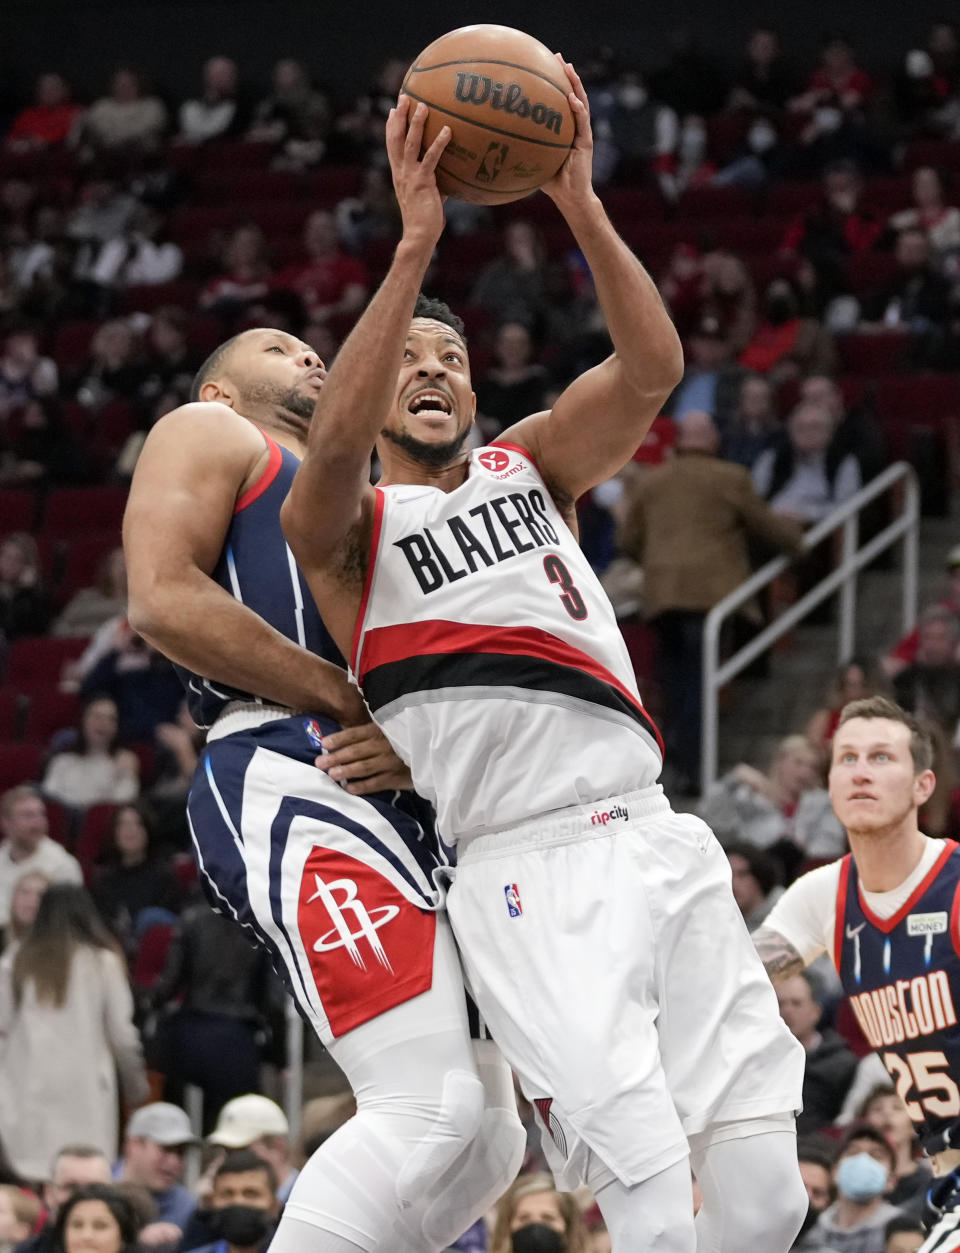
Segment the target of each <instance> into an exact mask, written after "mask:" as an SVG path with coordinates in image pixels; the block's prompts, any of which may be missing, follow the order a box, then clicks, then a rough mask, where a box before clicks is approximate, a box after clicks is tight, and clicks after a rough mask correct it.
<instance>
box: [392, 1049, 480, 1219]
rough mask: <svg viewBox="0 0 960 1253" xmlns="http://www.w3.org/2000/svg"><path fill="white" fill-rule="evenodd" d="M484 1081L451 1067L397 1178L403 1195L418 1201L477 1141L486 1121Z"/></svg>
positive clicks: (399, 1191) (398, 1187) (398, 1186)
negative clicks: (476, 1138) (427, 1119)
mask: <svg viewBox="0 0 960 1253" xmlns="http://www.w3.org/2000/svg"><path fill="white" fill-rule="evenodd" d="M483 1106H484V1091H483V1084H482V1083H481V1082H480V1080H479V1079H478V1078H477V1076H476V1075H475V1074H472V1073H471V1072H470V1071H467V1070H450V1071H448V1072H447V1074H446V1075H445V1076H444V1081H443V1087H442V1089H441V1091H440V1094H439V1097H438V1099H437V1101H436V1103H435V1105H434V1106H433V1108H432V1109H431V1110H430V1114H429V1123H428V1125H424V1127H423V1128H422V1133H423V1134H422V1135H421V1136H420V1137H419V1143H418V1144H417V1145H416V1146H415V1147H414V1148H413V1150H412V1152H411V1153H410V1154H409V1156H408V1158H407V1161H406V1163H405V1165H404V1167H403V1169H402V1171H401V1172H400V1176H399V1178H398V1180H397V1190H398V1193H399V1194H400V1196H401V1197H402V1198H407V1199H409V1200H411V1201H412V1200H414V1199H416V1198H417V1196H418V1195H419V1194H420V1193H421V1192H422V1191H423V1190H424V1189H425V1188H427V1187H429V1186H430V1184H431V1183H432V1182H433V1180H435V1179H436V1178H437V1177H438V1176H439V1175H441V1174H443V1172H444V1171H445V1170H447V1168H448V1167H449V1166H451V1165H452V1164H453V1162H455V1161H456V1159H457V1158H458V1157H459V1156H460V1154H461V1153H462V1152H463V1151H464V1150H465V1149H466V1148H467V1147H468V1146H469V1145H470V1144H471V1143H472V1142H473V1140H474V1138H475V1137H476V1136H477V1134H478V1133H479V1131H480V1128H481V1125H482V1122H483Z"/></svg>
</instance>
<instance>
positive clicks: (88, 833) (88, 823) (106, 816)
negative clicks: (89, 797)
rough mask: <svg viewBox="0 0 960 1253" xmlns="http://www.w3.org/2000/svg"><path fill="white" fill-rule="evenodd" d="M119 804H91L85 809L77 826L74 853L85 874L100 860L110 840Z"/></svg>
mask: <svg viewBox="0 0 960 1253" xmlns="http://www.w3.org/2000/svg"><path fill="white" fill-rule="evenodd" d="M117 809H118V806H117V805H110V804H103V805H91V806H90V808H89V809H86V810H84V813H83V816H82V817H81V819H80V822H79V825H78V827H77V839H76V842H75V844H74V846H73V855H74V857H76V859H77V861H78V862H79V863H80V865H81V866H82V867H83V872H84V876H85V877H86V876H87V873H88V870H89V869H92V867H93V866H94V865H95V864H96V863H97V862H98V861H100V859H101V858H102V856H103V854H104V852H105V851H106V849H107V845H108V842H109V840H110V828H111V826H112V825H113V817H114V814H115V813H116V812H117Z"/></svg>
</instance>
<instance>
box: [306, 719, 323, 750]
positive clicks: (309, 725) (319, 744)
mask: <svg viewBox="0 0 960 1253" xmlns="http://www.w3.org/2000/svg"><path fill="white" fill-rule="evenodd" d="M303 729H304V731H306V733H307V739H308V740H309V741H310V743H311V744H312V745H313V747H314V748H323V733H322V732H321V730H320V724H319V723H318V722H317V720H316V718H308V719H307V721H306V722H305V723H304V724H303Z"/></svg>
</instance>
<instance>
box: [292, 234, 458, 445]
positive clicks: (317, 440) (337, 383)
mask: <svg viewBox="0 0 960 1253" xmlns="http://www.w3.org/2000/svg"><path fill="white" fill-rule="evenodd" d="M433 246H434V241H432V240H430V239H428V238H425V237H414V238H407V237H404V238H403V239H402V240H401V241H400V243H399V244H398V245H397V250H396V252H395V254H394V258H393V264H392V265H391V266H390V269H389V271H388V272H387V276H386V278H385V279H384V280H383V282H382V283H381V285H380V287H379V289H378V290H377V292H376V294H375V295H374V297H373V299H372V300H371V301H370V303H369V305H367V308H366V309H365V310H364V312H363V314H362V316H361V317H360V318H359V319H358V321H357V323H356V325H355V326H354V328H353V330H352V331H351V332H350V334H349V335H348V336H347V338H346V339H345V340H344V342H343V344H342V346H341V347H340V350H339V352H338V353H337V358H336V360H335V361H334V363H333V366H332V367H331V370H330V373H329V375H328V376H327V380H326V382H325V384H324V388H323V392H322V394H321V396H320V400H319V401H318V403H317V412H316V416H315V418H314V420H313V422H312V423H311V425H310V440H309V446H308V455H310V454H314V453H316V454H318V455H320V456H321V457H322V460H323V462H324V463H325V464H326V465H328V466H329V465H331V464H332V463H333V462H334V461H335V460H337V459H338V458H340V457H347V458H349V459H350V460H356V459H357V458H360V459H361V460H362V462H363V464H364V465H365V464H366V460H367V458H369V456H370V452H371V450H372V449H373V445H374V443H375V441H376V438H377V436H378V435H379V434H380V430H381V428H382V427H383V423H384V420H385V418H386V416H387V413H388V412H389V409H390V405H391V403H392V401H393V396H394V392H395V391H396V386H397V375H398V373H399V371H400V365H401V362H402V359H403V347H404V344H405V342H406V337H407V331H408V330H409V327H410V320H411V318H412V317H413V309H414V305H415V304H416V302H417V295H418V293H419V291H420V284H421V283H422V281H423V276H424V274H425V273H426V271H427V266H428V265H429V264H430V257H431V255H432V253H433Z"/></svg>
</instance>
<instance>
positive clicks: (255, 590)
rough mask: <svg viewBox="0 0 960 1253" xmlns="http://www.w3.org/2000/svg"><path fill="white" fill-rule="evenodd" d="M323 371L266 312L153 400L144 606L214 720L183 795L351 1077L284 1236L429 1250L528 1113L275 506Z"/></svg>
mask: <svg viewBox="0 0 960 1253" xmlns="http://www.w3.org/2000/svg"><path fill="white" fill-rule="evenodd" d="M324 377H325V370H324V367H323V363H322V362H321V361H320V360H319V358H318V357H317V355H316V354H315V353H314V352H313V351H312V350H311V349H310V348H309V346H308V345H307V344H304V343H302V342H301V341H299V340H298V339H296V338H295V337H294V336H291V335H289V334H286V333H285V332H282V331H277V330H272V329H269V328H258V329H254V330H249V331H245V332H243V333H242V334H240V335H238V336H236V337H235V338H234V339H232V340H230V341H228V342H227V343H226V344H224V345H223V346H222V347H221V348H219V349H218V350H217V351H216V352H215V353H214V354H213V355H212V356H211V357H210V359H209V360H208V361H207V362H206V363H205V364H204V366H203V367H201V370H200V372H199V374H198V376H197V379H196V381H195V385H194V393H195V403H191V404H188V405H185V406H183V407H182V408H180V409H178V410H176V411H175V412H173V413H171V414H168V415H167V416H166V417H164V418H162V419H161V420H160V422H158V423H157V425H156V426H155V427H154V429H153V430H152V431H151V433H150V435H149V436H148V438H147V440H146V443H145V445H144V449H143V453H142V454H141V457H140V460H139V462H138V464H137V469H136V473H135V475H134V480H133V484H132V487H131V491H130V499H129V503H128V507H127V512H126V517H125V520H124V543H125V548H126V554H127V565H128V570H129V585H130V611H129V612H130V618H131V622H132V624H133V626H134V627H135V629H137V630H138V631H139V632H140V633H141V634H143V635H144V636H145V637H146V638H147V639H149V640H150V641H151V642H152V643H153V644H154V645H155V646H156V647H157V648H159V649H160V650H161V651H163V652H164V653H165V654H166V655H167V656H168V657H170V658H171V660H172V661H173V662H174V663H175V665H176V666H177V668H178V670H179V671H180V674H181V677H182V678H183V681H184V684H185V687H186V690H187V697H188V701H189V705H190V709H191V712H192V713H193V716H194V718H195V719H196V721H197V722H198V723H199V724H200V725H201V726H204V727H206V728H208V734H207V745H206V747H205V749H204V750H203V753H202V754H201V760H200V764H199V767H198V770H197V774H196V776H195V778H194V781H193V786H192V788H191V793H190V798H189V801H188V818H189V821H190V827H191V832H192V835H193V839H194V844H195V849H196V855H197V860H198V863H199V866H200V870H201V875H202V881H203V883H204V885H205V887H206V888H207V891H208V895H209V896H210V898H211V900H212V903H213V904H214V905H215V907H216V908H218V909H219V910H220V911H221V912H223V913H225V914H227V915H228V916H231V917H234V918H236V919H237V921H238V922H239V923H240V924H241V925H242V926H243V927H244V928H245V929H246V930H247V933H248V935H249V938H250V939H251V941H252V942H254V943H257V944H259V945H262V946H263V947H265V948H266V949H267V951H268V952H269V953H270V955H271V957H272V959H273V961H274V964H275V966H276V967H277V969H278V970H279V971H280V972H281V973H282V974H283V976H284V978H285V981H286V983H287V985H288V987H289V989H290V991H291V993H292V995H293V997H294V999H295V1001H296V1003H297V1006H298V1008H299V1009H300V1011H301V1013H302V1014H303V1016H304V1017H305V1018H306V1019H307V1020H308V1021H309V1022H310V1023H311V1025H312V1026H313V1028H314V1030H315V1031H316V1033H317V1035H318V1036H319V1037H320V1039H321V1040H322V1041H323V1042H324V1044H325V1045H326V1046H327V1048H328V1050H329V1051H330V1053H331V1054H332V1056H333V1057H334V1058H335V1060H336V1061H337V1062H338V1063H339V1064H340V1066H341V1068H342V1069H343V1070H344V1072H345V1073H346V1075H347V1077H348V1078H349V1080H350V1082H351V1085H352V1086H353V1088H354V1090H355V1093H356V1096H357V1102H358V1111H359V1112H358V1114H357V1116H356V1117H355V1118H354V1119H351V1120H350V1122H348V1123H347V1124H346V1125H345V1127H344V1128H342V1129H341V1130H340V1131H338V1132H337V1133H336V1135H334V1136H333V1137H331V1138H330V1140H328V1141H327V1142H326V1144H325V1145H324V1146H322V1147H321V1149H319V1150H318V1151H317V1153H316V1154H315V1155H314V1157H312V1158H311V1159H310V1161H309V1162H308V1163H307V1165H306V1167H305V1168H304V1170H303V1172H302V1173H301V1174H300V1176H299V1178H298V1180H297V1183H296V1186H295V1187H294V1189H293V1192H292V1193H291V1196H290V1198H289V1200H288V1202H287V1205H286V1208H285V1212H284V1217H283V1220H282V1221H281V1224H280V1227H279V1230H278V1233H277V1235H276V1237H275V1239H274V1242H273V1245H272V1247H273V1248H274V1250H275V1251H276V1253H321V1251H322V1253H355V1251H356V1250H357V1249H361V1250H363V1251H364V1253H373V1251H374V1250H383V1251H384V1253H387V1250H389V1251H390V1253H396V1251H397V1250H407V1251H409V1253H412V1251H413V1250H417V1251H418V1253H419V1251H422V1250H426V1249H434V1250H439V1249H441V1248H444V1247H446V1246H447V1245H448V1244H450V1243H451V1242H452V1241H453V1240H454V1239H455V1238H456V1237H457V1236H458V1235H459V1234H461V1233H462V1232H463V1231H464V1230H465V1229H466V1228H467V1227H468V1226H469V1225H470V1224H471V1223H472V1222H473V1221H474V1219H475V1218H476V1217H478V1216H479V1214H481V1213H482V1212H483V1211H484V1210H485V1208H486V1207H487V1206H488V1205H489V1204H490V1203H491V1202H492V1201H493V1200H494V1199H495V1198H496V1197H497V1196H498V1195H499V1194H500V1193H501V1192H502V1191H503V1189H504V1188H505V1187H506V1186H507V1184H508V1183H509V1181H510V1179H511V1178H512V1176H513V1174H515V1172H516V1170H517V1168H518V1166H519V1160H520V1157H521V1155H522V1149H523V1141H524V1136H523V1132H522V1128H521V1127H520V1125H519V1120H518V1119H517V1117H516V1112H515V1107H514V1101H513V1092H512V1083H511V1078H510V1074H509V1070H508V1069H507V1068H506V1066H505V1065H504V1064H503V1062H502V1059H501V1058H499V1057H498V1056H497V1054H496V1052H495V1050H494V1049H493V1046H492V1044H490V1042H489V1041H480V1042H477V1044H476V1047H474V1046H473V1045H472V1044H471V1041H470V1039H469V1031H468V1026H467V1022H466V1012H465V998H464V993H463V984H462V977H461V973H460V967H459V963H458V959H457V954H456V950H455V946H454V944H453V940H452V937H451V935H450V930H449V926H448V924H447V921H446V918H445V916H444V914H443V912H442V910H439V909H438V894H437V889H436V887H435V885H434V883H433V881H432V874H433V871H434V869H435V867H436V865H437V859H436V856H435V851H434V847H435V846H434V840H433V836H432V832H431V830H430V829H429V827H428V828H426V829H425V827H424V826H422V825H421V823H420V822H419V821H418V820H417V817H416V816H415V812H416V807H415V805H414V804H413V803H412V802H414V801H415V800H416V798H414V797H413V796H412V793H409V792H405V793H402V792H401V791H399V790H398V789H408V788H409V786H410V780H409V775H408V773H407V771H406V769H405V767H404V766H403V763H402V762H400V761H399V760H398V758H397V757H396V755H395V754H394V752H393V751H392V749H391V748H390V746H389V744H388V743H387V742H386V740H385V739H384V737H383V735H382V734H381V733H380V732H379V731H378V730H377V728H376V727H375V726H373V725H372V724H370V722H369V716H368V714H367V712H366V710H365V708H364V705H363V702H362V701H361V700H360V698H359V696H358V695H357V692H356V690H355V688H353V687H352V686H351V685H350V683H349V682H348V680H347V676H346V672H345V669H344V664H343V659H342V657H341V655H340V653H339V652H338V650H337V648H336V646H335V645H334V644H333V642H332V640H331V638H330V636H329V634H328V633H327V631H326V628H325V626H324V624H323V621H322V620H321V618H320V615H319V613H318V611H317V607H316V605H315V604H314V601H313V598H312V596H311V595H310V592H309V590H308V588H307V587H306V585H305V583H304V581H303V578H302V575H301V574H300V571H299V570H298V569H297V566H296V563H295V562H294V560H293V557H292V555H291V553H290V550H289V548H288V547H287V544H286V541H285V540H284V537H283V534H282V531H281V529H280V522H279V513H280V507H281V504H282V502H283V500H284V498H285V497H286V494H287V491H288V489H289V487H290V484H291V482H292V480H293V477H294V474H295V472H296V469H297V466H298V465H299V463H300V458H301V456H302V453H303V450H304V446H305V441H306V437H307V430H308V427H309V423H310V420H311V417H312V415H313V411H314V405H315V403H316V399H317V396H318V394H319V392H320V389H321V387H322V386H323V380H324ZM342 728H343V729H342ZM336 732H339V734H340V735H341V736H342V737H344V738H345V739H346V741H347V742H348V743H349V745H350V752H351V756H352V758H353V765H352V768H351V772H350V773H351V778H350V780H349V781H347V780H344V781H343V782H342V783H341V784H338V783H335V782H333V781H332V780H331V779H330V778H329V777H327V775H325V774H324V773H323V772H321V771H320V770H318V769H317V768H316V767H315V765H314V764H313V763H314V758H315V757H316V755H317V752H318V751H319V750H320V748H321V747H322V745H323V742H324V740H325V738H326V737H328V736H329V735H330V734H332V733H336ZM404 796H406V797H408V798H409V799H410V802H411V803H410V804H407V803H405V802H404V800H403V797H404ZM420 804H421V809H422V810H425V809H426V807H425V806H422V803H420ZM372 1161H375V1162H376V1168H375V1169H373V1168H371V1162H372ZM441 1178H442V1186H441V1183H440V1180H441Z"/></svg>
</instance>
